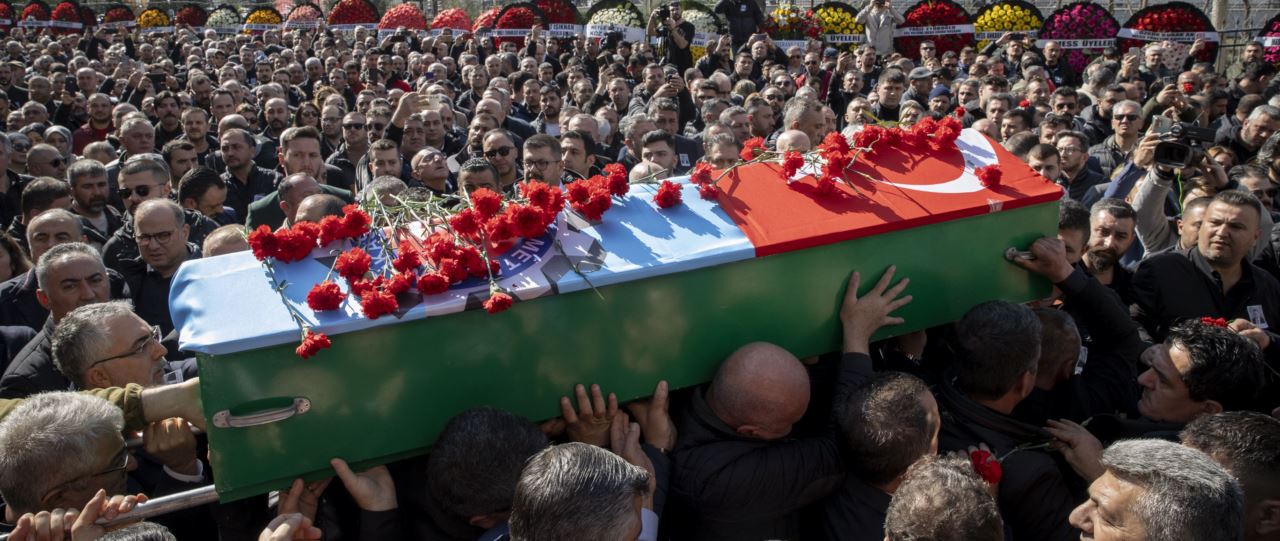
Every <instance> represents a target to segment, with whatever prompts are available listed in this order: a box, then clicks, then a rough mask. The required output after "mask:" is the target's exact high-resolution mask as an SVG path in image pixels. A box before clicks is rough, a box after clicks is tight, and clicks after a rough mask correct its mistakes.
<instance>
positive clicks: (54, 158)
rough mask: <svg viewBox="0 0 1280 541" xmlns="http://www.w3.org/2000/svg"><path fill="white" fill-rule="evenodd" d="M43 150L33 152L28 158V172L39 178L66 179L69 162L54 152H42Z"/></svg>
mask: <svg viewBox="0 0 1280 541" xmlns="http://www.w3.org/2000/svg"><path fill="white" fill-rule="evenodd" d="M43 148H45V147H40V148H38V149H36V150H34V151H31V152H30V154H29V155H28V156H27V172H29V173H31V174H32V175H33V176H38V177H53V178H57V179H63V178H66V173H67V160H66V159H64V158H63V157H62V156H61V155H60V154H58V153H57V152H54V151H52V150H50V151H42V150H41V149H43Z"/></svg>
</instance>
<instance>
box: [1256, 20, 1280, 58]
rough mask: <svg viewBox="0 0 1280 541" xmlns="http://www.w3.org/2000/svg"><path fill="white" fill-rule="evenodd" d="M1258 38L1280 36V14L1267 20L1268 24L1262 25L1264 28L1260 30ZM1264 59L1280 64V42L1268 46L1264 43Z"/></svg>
mask: <svg viewBox="0 0 1280 541" xmlns="http://www.w3.org/2000/svg"><path fill="white" fill-rule="evenodd" d="M1258 38H1280V14H1276V16H1274V17H1272V18H1271V20H1269V21H1267V24H1264V25H1262V30H1261V31H1260V32H1258ZM1262 59H1263V60H1264V61H1266V62H1268V63H1271V64H1274V65H1277V66H1280V44H1278V45H1270V46H1268V45H1266V44H1265V43H1264V44H1263V48H1262Z"/></svg>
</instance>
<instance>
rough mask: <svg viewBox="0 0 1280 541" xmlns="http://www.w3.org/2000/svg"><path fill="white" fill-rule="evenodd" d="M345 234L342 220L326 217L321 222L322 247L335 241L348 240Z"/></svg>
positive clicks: (335, 217)
mask: <svg viewBox="0 0 1280 541" xmlns="http://www.w3.org/2000/svg"><path fill="white" fill-rule="evenodd" d="M345 232H346V231H345V229H344V227H343V223H342V218H339V217H337V216H325V217H324V218H322V219H321V220H320V245H321V246H324V245H326V244H329V243H330V242H333V241H335V240H339V239H343V238H346V237H345V236H344V234H345Z"/></svg>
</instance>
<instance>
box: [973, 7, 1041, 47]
mask: <svg viewBox="0 0 1280 541" xmlns="http://www.w3.org/2000/svg"><path fill="white" fill-rule="evenodd" d="M1043 25H1044V19H1043V18H1042V17H1041V16H1040V13H1039V12H1038V11H1036V10H1035V9H1033V8H1030V7H1028V6H1025V5H1022V4H1020V3H1001V4H995V5H993V6H991V7H989V8H987V9H986V10H984V11H983V12H982V13H979V14H978V18H977V20H975V21H974V22H973V29H974V31H975V32H978V33H982V32H1035V31H1038V30H1040V27H1042V26H1043ZM988 42H989V40H985V39H984V40H979V41H978V49H981V48H983V47H986V46H987V43H988Z"/></svg>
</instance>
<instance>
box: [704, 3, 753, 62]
mask: <svg viewBox="0 0 1280 541" xmlns="http://www.w3.org/2000/svg"><path fill="white" fill-rule="evenodd" d="M713 11H715V12H716V13H719V14H720V16H721V17H724V20H725V21H727V22H728V23H729V37H730V39H732V40H733V50H734V51H737V50H739V49H742V47H743V46H744V45H746V44H747V40H749V39H751V35H752V34H754V33H756V32H759V31H760V25H762V24H764V11H763V10H761V9H760V4H757V3H756V0H720V1H719V2H716V7H715V8H714V9H713Z"/></svg>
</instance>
